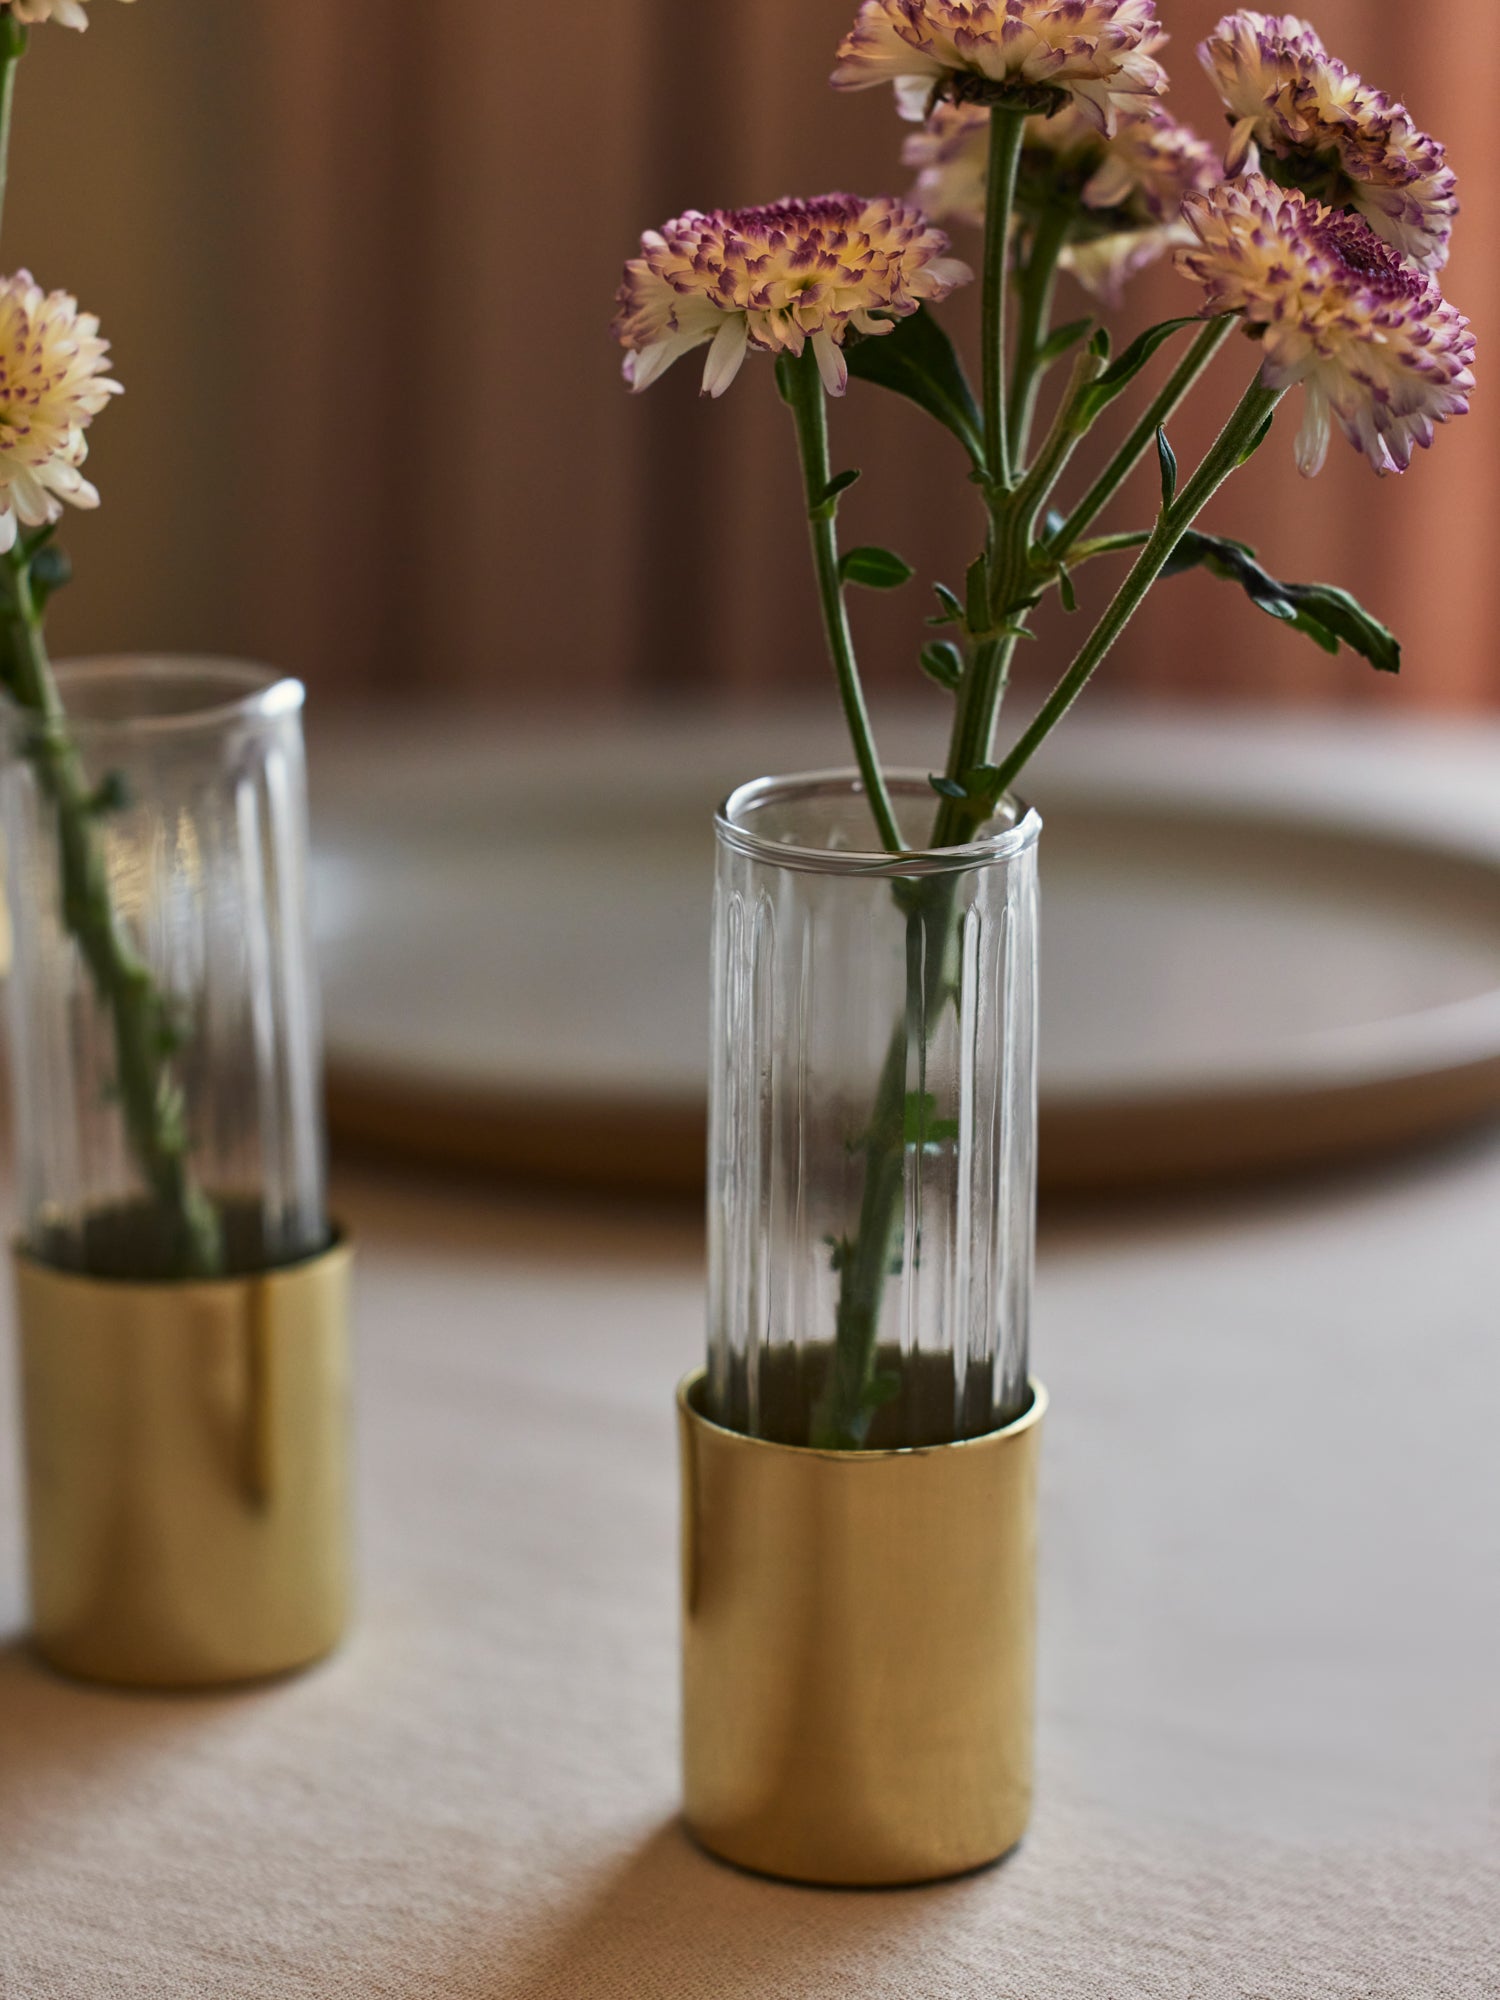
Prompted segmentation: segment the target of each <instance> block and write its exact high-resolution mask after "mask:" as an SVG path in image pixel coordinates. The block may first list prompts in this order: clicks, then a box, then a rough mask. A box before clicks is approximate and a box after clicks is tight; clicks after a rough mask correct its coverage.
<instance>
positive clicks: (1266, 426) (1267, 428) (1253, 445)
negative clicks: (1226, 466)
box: [1239, 410, 1276, 465]
mask: <svg viewBox="0 0 1500 2000" xmlns="http://www.w3.org/2000/svg"><path fill="white" fill-rule="evenodd" d="M1275 421H1276V412H1275V411H1274V410H1272V412H1271V414H1270V416H1268V417H1267V418H1266V420H1265V422H1264V423H1263V424H1262V425H1261V427H1260V429H1259V430H1258V431H1257V432H1256V433H1255V436H1254V437H1253V438H1251V440H1250V442H1249V444H1247V445H1246V446H1245V449H1244V450H1243V451H1242V452H1241V453H1240V456H1239V463H1240V464H1241V465H1248V464H1249V463H1250V460H1251V459H1252V458H1254V456H1255V454H1256V453H1257V452H1258V451H1259V450H1260V448H1261V446H1262V445H1263V444H1264V443H1265V441H1266V439H1267V438H1268V437H1269V436H1270V435H1271V426H1272V424H1274V423H1275Z"/></svg>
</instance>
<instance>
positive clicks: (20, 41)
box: [0, 11, 27, 224]
mask: <svg viewBox="0 0 1500 2000" xmlns="http://www.w3.org/2000/svg"><path fill="white" fill-rule="evenodd" d="M26 43H27V34H26V30H25V28H23V27H22V25H21V23H20V22H19V21H18V20H17V19H16V17H15V15H14V14H12V13H10V12H8V11H7V13H6V14H5V16H4V18H3V20H0V224H3V222H4V219H5V195H6V190H7V188H8V186H9V184H10V125H11V114H12V113H13V112H14V110H15V104H16V71H17V70H18V69H19V68H20V66H21V58H22V56H24V55H25V53H26Z"/></svg>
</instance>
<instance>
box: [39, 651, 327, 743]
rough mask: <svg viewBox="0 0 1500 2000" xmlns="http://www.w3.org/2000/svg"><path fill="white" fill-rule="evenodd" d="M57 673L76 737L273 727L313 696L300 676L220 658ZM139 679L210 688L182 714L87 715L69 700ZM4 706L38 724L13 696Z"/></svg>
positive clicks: (86, 666)
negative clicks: (78, 693) (268, 724)
mask: <svg viewBox="0 0 1500 2000" xmlns="http://www.w3.org/2000/svg"><path fill="white" fill-rule="evenodd" d="M53 673H54V676H55V678H56V681H57V687H58V692H59V693H60V694H61V696H62V698H63V706H64V708H65V709H66V711H67V713H66V718H65V720H66V726H67V730H68V733H69V734H70V735H71V736H73V737H77V738H86V737H90V736H105V735H110V736H131V737H141V738H152V739H155V738H162V737H176V736H188V735H193V734H195V733H198V732H204V733H207V732H211V731H213V730H215V729H222V728H224V727H225V726H226V725H227V724H229V723H231V722H236V721H244V722H273V721H276V720H278V719H279V718H280V717H282V716H286V715H295V714H297V713H298V712H299V711H300V710H301V708H302V706H303V703H304V702H305V700H306V698H307V690H306V688H305V687H304V686H303V684H302V682H301V681H300V680H298V679H297V678H296V677H295V675H291V674H279V673H276V672H274V671H273V670H272V669H271V668H269V667H261V666H256V665H253V664H252V663H251V662H249V661H245V660H233V659H228V658H224V657H220V656H218V655H214V654H206V655H202V656H199V655H197V654H193V653H101V654H89V655H86V656H82V657H80V658H77V659H71V660H60V661H59V662H58V663H57V664H56V666H55V667H54V669H53ZM132 676H133V677H134V678H135V680H136V681H137V682H138V683H139V682H146V683H154V684H156V685H158V686H162V685H169V684H170V683H172V682H173V681H178V682H188V681H192V682H196V683H198V684H199V685H200V686H201V687H204V699H203V700H202V701H201V702H200V703H198V704H197V705H195V706H193V707H191V708H185V709H183V710H182V711H181V712H180V713H177V714H171V713H168V714H141V715H90V714H87V713H82V714H80V713H79V712H78V711H77V710H76V709H75V708H73V707H72V705H71V704H70V703H69V700H68V696H69V692H70V691H71V690H79V689H84V688H91V687H100V686H104V685H107V684H108V683H109V682H111V681H123V680H126V679H128V678H130V677H132ZM205 684H206V685H205ZM4 706H5V708H6V709H7V710H8V712H9V714H10V715H11V717H12V718H14V719H18V720H20V721H21V722H23V723H24V722H30V721H34V720H35V717H34V716H33V715H32V713H31V711H30V710H29V709H25V708H22V707H21V706H20V705H19V704H18V703H16V702H15V701H13V700H11V699H10V698H9V696H6V697H4Z"/></svg>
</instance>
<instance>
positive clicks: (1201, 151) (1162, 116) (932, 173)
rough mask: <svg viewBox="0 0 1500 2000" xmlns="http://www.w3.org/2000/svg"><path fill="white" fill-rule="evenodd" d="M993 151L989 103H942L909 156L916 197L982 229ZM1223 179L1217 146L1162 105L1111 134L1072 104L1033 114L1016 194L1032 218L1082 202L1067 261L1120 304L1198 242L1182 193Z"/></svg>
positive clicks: (911, 143)
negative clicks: (1149, 269)
mask: <svg viewBox="0 0 1500 2000" xmlns="http://www.w3.org/2000/svg"><path fill="white" fill-rule="evenodd" d="M989 154H990V132H989V114H988V112H987V111H986V110H985V109H984V107H983V106H982V105H977V104H939V105H936V106H935V107H934V109H933V112H932V116H931V117H930V118H929V119H928V120H927V123H926V124H925V125H924V126H923V128H922V130H921V131H920V132H914V133H912V135H911V137H910V138H909V139H908V140H907V142H906V145H905V148H904V149H903V152H902V158H903V160H904V161H905V162H906V164H907V165H908V166H910V167H916V168H917V169H918V176H917V183H916V186H915V187H914V188H913V189H912V193H911V199H912V200H913V201H914V202H916V203H917V204H918V206H919V207H921V208H922V209H924V210H925V211H926V213H927V214H928V215H930V216H931V217H932V218H933V220H934V221H935V222H944V221H948V220H953V221H957V222H964V223H969V224H972V225H973V226H974V227H975V228H983V226H984V209H985V190H986V184H987V177H988V168H989ZM1219 179H1220V173H1219V166H1218V161H1217V159H1216V158H1215V155H1214V152H1213V148H1212V147H1211V146H1209V145H1207V144H1206V143H1205V142H1204V141H1203V140H1202V139H1200V138H1199V137H1198V136H1197V134H1196V133H1194V132H1192V131H1190V130H1189V129H1188V127H1187V126H1186V125H1182V124H1180V123H1179V122H1178V121H1177V120H1176V119H1175V118H1173V117H1171V116H1169V114H1168V113H1167V112H1166V111H1164V110H1163V109H1162V107H1161V106H1160V105H1159V104H1155V103H1148V104H1145V105H1143V106H1142V107H1141V108H1139V109H1137V110H1131V111H1125V112H1122V113H1121V114H1120V116H1119V119H1118V121H1117V124H1116V129H1115V132H1114V135H1113V136H1112V137H1106V135H1105V134H1104V133H1102V132H1100V130H1099V129H1098V127H1097V126H1096V125H1095V123H1094V122H1093V120H1092V118H1090V117H1088V116H1087V115H1086V114H1085V113H1084V112H1083V111H1082V109H1081V108H1080V107H1078V106H1077V105H1074V104H1068V105H1065V106H1064V107H1063V109H1062V110H1061V111H1058V112H1055V113H1054V114H1053V115H1052V116H1051V117H1050V118H1031V119H1028V121H1027V124H1026V133H1025V139H1024V142H1023V146H1022V152H1021V169H1020V179H1019V185H1018V190H1017V192H1018V199H1019V202H1020V205H1021V209H1022V212H1023V214H1027V213H1029V212H1031V211H1033V210H1039V209H1041V208H1043V207H1047V206H1051V205H1054V204H1056V203H1059V202H1065V203H1067V204H1069V205H1070V206H1072V207H1073V208H1074V211H1075V220H1074V223H1073V227H1072V230H1071V233H1070V239H1069V241H1068V244H1067V246H1066V247H1065V249H1064V250H1063V253H1062V258H1061V262H1062V266H1063V268H1064V269H1065V270H1068V271H1071V272H1072V274H1073V276H1074V277H1075V278H1076V279H1077V280H1078V282H1079V283H1080V284H1081V285H1082V286H1083V287H1084V288H1085V290H1086V291H1089V292H1091V293H1092V294H1093V295H1094V296H1095V297H1096V298H1099V299H1102V300H1103V301H1104V302H1105V303H1106V304H1109V305H1118V304H1119V302H1120V297H1121V294H1122V292H1123V289H1124V285H1125V282H1126V280H1127V279H1128V278H1130V277H1131V276H1133V274H1134V273H1135V272H1137V271H1140V270H1143V269H1144V268H1145V267H1146V266H1147V265H1148V264H1151V263H1153V262H1154V261H1155V260H1156V259H1157V258H1158V257H1160V256H1161V255H1162V254H1163V253H1164V252H1165V251H1166V250H1168V249H1171V248H1172V247H1174V246H1175V245H1177V244H1179V243H1186V242H1189V241H1191V231H1190V230H1188V228H1187V227H1186V225H1185V224H1184V222H1183V221H1182V203H1183V198H1184V196H1186V195H1188V194H1190V193H1192V192H1193V191H1194V190H1197V189H1205V188H1210V187H1213V186H1215V185H1216V184H1217V182H1218V181H1219Z"/></svg>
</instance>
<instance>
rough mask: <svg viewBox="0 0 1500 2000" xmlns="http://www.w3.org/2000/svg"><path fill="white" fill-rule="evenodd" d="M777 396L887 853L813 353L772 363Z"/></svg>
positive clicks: (852, 726) (892, 828)
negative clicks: (788, 424)
mask: <svg viewBox="0 0 1500 2000" xmlns="http://www.w3.org/2000/svg"><path fill="white" fill-rule="evenodd" d="M777 375H778V379H779V381H780V384H781V392H782V395H783V396H784V397H785V399H786V401H787V403H788V404H789V405H790V407H791V412H792V416H793V419H794V420H795V422H796V426H797V444H798V449H799V450H800V452H801V455H802V483H803V489H804V491H805V493H806V497H807V519H808V526H809V529H810V531H811V534H812V548H813V565H814V567H815V569H816V571H817V577H818V598H819V602H820V603H821V605H822V609H823V627H824V630H825V632H826V633H827V637H828V650H829V652H830V653H831V654H832V656H833V665H834V671H835V673H836V674H837V675H838V683H839V697H840V699H841V700H842V702H843V704H844V716H845V719H846V720H847V722H848V724H849V734H850V737H851V738H852V740H853V743H854V756H855V761H856V762H857V763H858V765H859V774H860V777H861V778H862V779H863V781H864V787H865V794H866V796H867V798H868V799H869V801H870V810H871V812H872V813H873V814H874V815H875V825H876V827H877V829H878V830H879V834H880V842H881V845H882V846H883V847H884V848H885V849H886V851H887V852H888V853H890V854H900V853H901V852H902V850H903V848H904V847H905V844H906V843H905V842H904V841H903V840H902V838H901V830H900V828H899V827H898V825H897V824H896V815H895V812H894V811H893V809H892V806H891V799H890V794H889V792H888V791H887V790H886V783H885V778H884V776H883V774H882V772H881V768H880V758H879V755H878V754H877V752H876V749H875V738H874V732H873V730H872V728H871V726H870V714H869V710H868V709H867V708H866V706H865V696H864V689H863V687H862V686H861V684H860V678H859V666H858V663H857V661H856V659H855V655H854V635H853V633H852V632H851V631H850V629H849V607H848V605H847V604H846V603H845V601H844V584H843V579H842V577H841V576H840V575H839V544H838V528H837V525H836V520H835V514H836V509H837V500H836V498H835V499H830V498H829V497H828V482H829V479H830V478H831V476H832V475H831V473H830V471H829V458H828V411H827V406H826V404H825V403H824V400H823V383H822V380H821V378H820V377H819V374H818V364H817V359H816V357H815V355H814V354H813V351H812V348H811V346H810V345H809V346H808V347H806V348H804V350H803V352H802V353H801V355H800V356H798V357H797V358H796V359H795V360H794V359H792V358H791V357H790V356H784V357H783V358H782V359H781V360H780V361H779V362H778V364H777Z"/></svg>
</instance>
